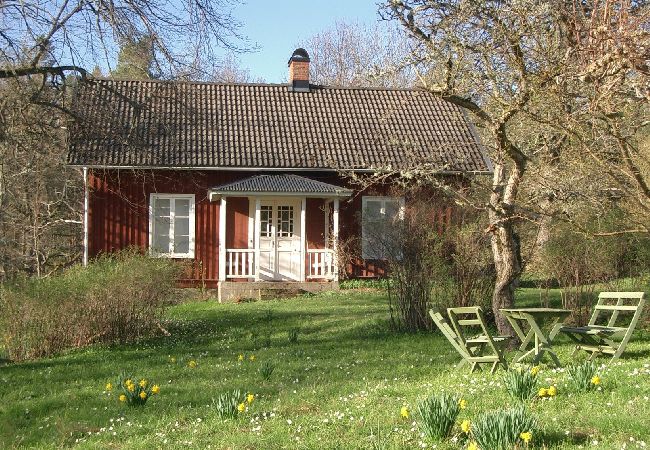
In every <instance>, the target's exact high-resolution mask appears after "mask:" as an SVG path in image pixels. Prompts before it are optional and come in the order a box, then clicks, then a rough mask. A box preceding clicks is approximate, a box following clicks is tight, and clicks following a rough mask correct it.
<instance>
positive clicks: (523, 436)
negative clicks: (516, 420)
mask: <svg viewBox="0 0 650 450" xmlns="http://www.w3.org/2000/svg"><path fill="white" fill-rule="evenodd" d="M519 437H520V438H521V440H522V441H524V443H525V444H528V443H529V442H530V440H531V439H532V438H533V433H531V432H530V431H525V432H523V433H521V434H520V435H519Z"/></svg>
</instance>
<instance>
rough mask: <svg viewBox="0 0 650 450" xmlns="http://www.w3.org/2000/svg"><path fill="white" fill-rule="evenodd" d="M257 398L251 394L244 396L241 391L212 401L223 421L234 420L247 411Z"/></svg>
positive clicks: (219, 396)
mask: <svg viewBox="0 0 650 450" xmlns="http://www.w3.org/2000/svg"><path fill="white" fill-rule="evenodd" d="M254 399H255V396H254V395H253V394H251V393H248V394H246V395H244V393H243V392H242V391H240V390H239V389H235V390H233V391H230V392H224V393H222V394H219V395H218V396H217V398H216V399H214V398H213V399H212V404H213V405H214V407H215V408H216V410H217V414H218V415H219V417H221V418H222V419H234V418H235V417H237V416H238V415H239V414H241V413H243V412H245V411H246V409H247V408H248V405H250V404H251V403H253V400H254Z"/></svg>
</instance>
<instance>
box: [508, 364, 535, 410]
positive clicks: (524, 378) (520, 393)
mask: <svg viewBox="0 0 650 450" xmlns="http://www.w3.org/2000/svg"><path fill="white" fill-rule="evenodd" d="M538 371H539V368H538V367H537V366H536V367H533V368H531V369H530V370H509V371H507V372H506V373H505V374H504V375H503V384H504V385H505V387H506V391H508V394H510V396H511V397H512V398H514V399H516V400H521V401H522V402H523V401H526V400H529V399H531V398H533V397H534V396H535V394H536V393H537V372H538Z"/></svg>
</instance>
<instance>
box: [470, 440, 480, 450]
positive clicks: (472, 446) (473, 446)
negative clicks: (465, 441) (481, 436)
mask: <svg viewBox="0 0 650 450" xmlns="http://www.w3.org/2000/svg"><path fill="white" fill-rule="evenodd" d="M467 450H480V449H479V448H478V444H477V443H476V442H474V441H472V442H470V443H469V445H468V446H467Z"/></svg>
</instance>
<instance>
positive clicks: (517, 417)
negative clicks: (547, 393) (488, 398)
mask: <svg viewBox="0 0 650 450" xmlns="http://www.w3.org/2000/svg"><path fill="white" fill-rule="evenodd" d="M536 427H537V421H536V420H535V418H534V417H532V416H531V415H530V413H529V412H528V411H527V410H526V409H525V408H524V407H523V406H522V407H519V408H513V409H506V410H499V411H491V412H487V413H485V414H483V415H481V416H479V418H478V419H476V421H474V423H472V436H473V438H474V440H475V441H476V443H477V444H478V446H479V448H482V449H483V448H484V449H490V450H510V449H512V448H513V447H514V446H515V444H516V443H517V442H518V441H522V440H523V439H524V437H522V433H531V435H528V436H535V435H536V434H537V430H536ZM524 436H526V435H524ZM528 436H526V437H528Z"/></svg>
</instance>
